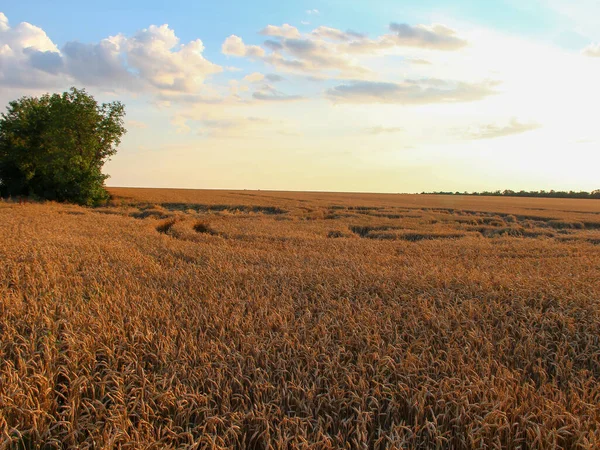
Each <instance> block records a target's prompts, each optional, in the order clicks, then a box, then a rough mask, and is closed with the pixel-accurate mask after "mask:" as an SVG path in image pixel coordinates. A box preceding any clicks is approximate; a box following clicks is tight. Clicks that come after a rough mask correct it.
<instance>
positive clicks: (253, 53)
mask: <svg viewBox="0 0 600 450" xmlns="http://www.w3.org/2000/svg"><path fill="white" fill-rule="evenodd" d="M389 28H390V32H389V33H387V34H384V35H382V36H379V37H377V38H375V39H370V38H368V37H367V36H366V35H364V34H361V33H358V32H356V31H342V30H339V29H337V28H332V27H327V26H319V27H317V28H315V29H314V30H312V32H310V33H306V34H302V33H300V32H299V31H298V29H297V28H296V27H293V26H291V25H289V24H284V25H282V26H275V25H268V26H267V27H265V28H264V29H263V30H261V31H260V33H261V34H263V35H267V36H270V37H272V39H267V40H265V41H264V42H263V44H262V45H261V46H258V45H246V44H245V43H244V42H243V40H242V38H240V37H238V36H235V35H232V36H230V37H228V38H227V39H226V40H225V42H224V43H223V53H224V54H226V55H231V56H237V57H248V58H251V59H254V60H260V61H263V62H265V63H267V64H271V65H273V66H275V67H277V68H279V69H281V70H285V71H293V72H310V73H311V74H313V75H315V73H316V72H321V74H318V75H321V76H326V77H329V78H330V77H338V78H345V79H348V78H359V79H364V78H371V77H372V75H373V74H372V73H371V71H370V70H369V69H368V68H367V67H364V66H362V65H361V64H360V63H359V61H358V60H357V59H356V58H357V57H358V56H360V55H368V54H380V53H382V52H384V51H392V50H394V49H398V48H402V47H413V48H417V49H423V50H442V51H450V50H458V49H460V48H462V47H464V46H466V45H467V41H466V40H464V39H462V38H460V37H458V35H457V33H456V31H454V30H452V29H450V28H448V27H446V26H444V25H431V26H426V25H416V26H410V25H406V24H397V23H392V24H391V25H390V27H389ZM414 63H416V64H426V63H427V62H426V60H423V59H418V58H416V59H415V60H414ZM323 72H325V73H323Z"/></svg>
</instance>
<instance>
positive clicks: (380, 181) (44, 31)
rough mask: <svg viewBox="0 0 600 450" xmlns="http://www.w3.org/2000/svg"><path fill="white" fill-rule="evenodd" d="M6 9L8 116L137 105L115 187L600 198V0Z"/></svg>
mask: <svg viewBox="0 0 600 450" xmlns="http://www.w3.org/2000/svg"><path fill="white" fill-rule="evenodd" d="M0 13H2V14H3V15H2V16H0V19H2V20H0V104H6V103H7V102H8V101H9V100H11V99H13V98H16V97H20V96H22V95H38V94H40V93H43V92H48V91H53V90H54V91H56V90H61V89H66V88H68V87H69V86H71V85H76V86H78V87H84V88H86V89H88V90H89V91H90V92H92V93H93V94H94V95H95V96H96V97H97V98H98V99H99V100H102V101H110V100H115V99H118V100H121V101H123V102H124V103H125V104H126V106H127V111H128V116H127V117H128V118H127V120H128V129H129V132H128V134H127V136H126V138H125V139H124V141H123V144H122V146H121V149H120V151H119V153H118V154H117V156H115V158H114V159H113V160H112V161H111V162H110V163H109V164H108V165H107V171H108V173H109V174H111V176H112V178H111V179H110V184H113V185H130V186H131V185H138V186H162V187H169V186H170V187H198V188H261V189H301V190H350V191H386V192H399V191H406V192H414V191H422V190H438V189H439V190H482V189H504V188H511V189H587V190H591V189H597V188H598V187H599V186H598V183H599V182H600V180H599V179H598V177H597V175H596V172H595V171H593V170H591V169H590V167H591V165H590V164H591V163H594V164H595V163H597V164H598V165H600V160H599V157H598V154H599V152H598V151H597V149H598V143H599V142H600V136H599V135H598V133H599V132H598V130H597V128H598V127H597V126H596V121H595V119H594V117H595V116H594V115H593V111H594V110H595V109H596V105H597V101H599V100H600V99H599V98H598V97H599V94H598V89H597V88H596V85H597V82H596V80H597V79H598V76H600V45H598V42H600V31H599V29H598V27H597V23H596V18H597V17H599V16H600V2H597V1H595V0H580V1H578V2H576V4H573V3H572V2H568V1H566V0H546V1H541V0H529V1H518V0H502V1H485V2H484V1H481V0H462V1H434V0H422V1H402V2H400V1H397V0H396V1H391V0H378V1H372V2H366V1H357V0H350V1H341V0H329V1H295V2H280V1H273V0H263V1H255V2H246V1H244V2H242V1H221V2H206V1H172V2H169V3H168V4H167V3H166V2H158V1H144V2H141V1H139V2H138V1H127V2H124V1H113V0H109V1H104V2H81V1H77V2H76V1H58V2H52V3H51V2H47V1H28V2H11V3H10V4H7V5H3V6H2V7H0ZM592 165H593V164H592Z"/></svg>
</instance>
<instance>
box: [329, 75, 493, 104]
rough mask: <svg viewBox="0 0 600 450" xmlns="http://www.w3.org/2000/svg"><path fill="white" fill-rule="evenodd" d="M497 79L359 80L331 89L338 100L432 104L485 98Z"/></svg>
mask: <svg viewBox="0 0 600 450" xmlns="http://www.w3.org/2000/svg"><path fill="white" fill-rule="evenodd" d="M495 85H496V83H492V82H485V83H479V84H477V83H465V82H450V81H444V80H435V79H427V80H406V81H404V82H403V83H386V82H374V81H357V82H351V83H349V84H342V85H339V86H335V87H333V88H331V89H328V90H327V92H326V95H327V97H328V98H329V99H330V100H331V101H333V102H335V103H397V104H429V103H460V102H472V101H477V100H482V99H484V98H485V97H487V96H490V95H492V94H494V93H495V92H494V90H493V88H494V86H495Z"/></svg>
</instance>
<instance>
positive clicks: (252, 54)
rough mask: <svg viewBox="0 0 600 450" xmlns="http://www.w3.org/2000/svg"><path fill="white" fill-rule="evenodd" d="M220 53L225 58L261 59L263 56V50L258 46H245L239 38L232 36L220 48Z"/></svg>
mask: <svg viewBox="0 0 600 450" xmlns="http://www.w3.org/2000/svg"><path fill="white" fill-rule="evenodd" d="M221 51H222V52H223V54H224V55H227V56H238V57H244V56H245V57H249V58H261V57H263V56H264V55H265V51H264V49H262V48H261V47H259V46H258V45H246V44H244V41H243V40H242V38H241V37H239V36H236V35H235V34H232V35H231V36H229V37H228V38H227V39H225V42H223V45H222V47H221Z"/></svg>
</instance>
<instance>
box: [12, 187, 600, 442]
mask: <svg viewBox="0 0 600 450" xmlns="http://www.w3.org/2000/svg"><path fill="white" fill-rule="evenodd" d="M113 194H114V195H115V200H114V201H113V203H112V204H111V205H110V206H108V207H104V208H97V209H86V208H80V207H76V206H69V205H58V204H51V203H46V204H26V205H19V204H15V203H10V202H4V203H1V202H0V220H1V221H2V240H1V241H0V260H1V262H2V270H1V271H0V317H1V321H0V449H4V448H7V449H8V448H48V449H49V448H90V449H92V448H94V449H96V448H98V449H110V448H124V449H125V448H127V449H136V448H155V449H158V448H173V449H174V448H203V449H204V448H206V449H211V448H215V449H219V448H250V449H292V448H293V449H296V448H298V449H303V448H304V449H309V448H310V449H313V448H318V449H334V448H351V449H354V448H361V449H362V448H372V449H384V448H398V449H400V448H414V449H421V448H423V449H425V448H439V449H446V448H453V449H471V448H510V449H518V448H521V449H526V448H540V449H546V448H581V449H586V448H587V449H594V448H599V447H600V426H599V424H600V384H599V378H600V338H599V336H600V245H599V244H600V202H598V201H594V200H562V199H561V200H550V199H523V198H519V199H509V198H474V197H454V196H453V197H452V198H448V197H437V196H408V195H406V196H402V195H369V194H335V193H289V192H288V193H283V192H260V191H237V192H235V191H229V192H228V191H191V190H189V191H186V190H142V189H139V190H136V189H114V190H113Z"/></svg>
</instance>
